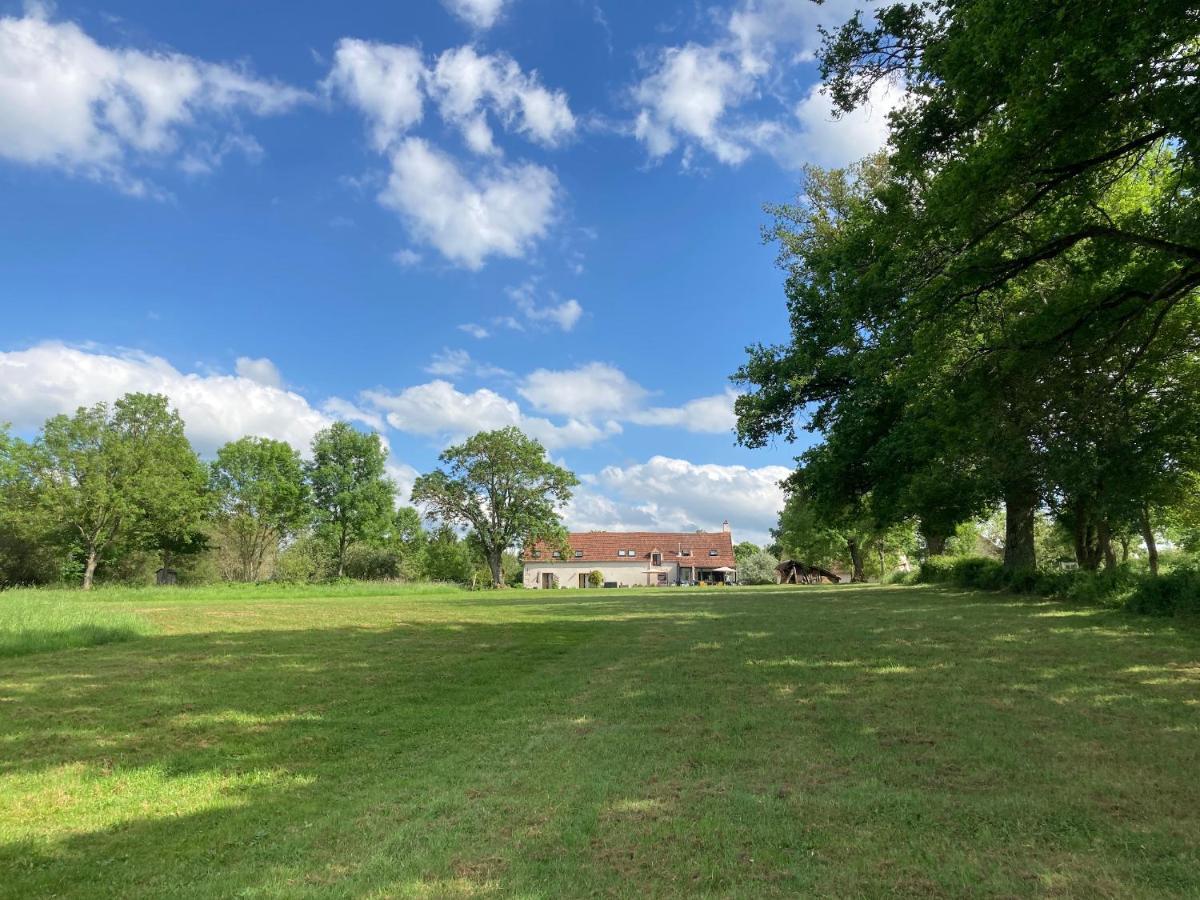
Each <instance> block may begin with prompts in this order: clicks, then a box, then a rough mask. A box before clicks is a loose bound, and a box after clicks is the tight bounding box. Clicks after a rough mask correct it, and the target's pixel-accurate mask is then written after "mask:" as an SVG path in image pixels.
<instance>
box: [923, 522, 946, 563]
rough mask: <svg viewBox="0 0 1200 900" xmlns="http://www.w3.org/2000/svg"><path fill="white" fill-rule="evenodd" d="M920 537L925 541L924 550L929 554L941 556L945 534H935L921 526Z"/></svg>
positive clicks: (944, 546)
mask: <svg viewBox="0 0 1200 900" xmlns="http://www.w3.org/2000/svg"><path fill="white" fill-rule="evenodd" d="M921 537H922V538H923V539H924V541H925V552H926V553H928V554H929V555H930V556H941V555H942V554H943V553H945V552H946V535H944V534H935V533H934V532H932V531H928V530H926V529H925V527H924V526H922V527H921Z"/></svg>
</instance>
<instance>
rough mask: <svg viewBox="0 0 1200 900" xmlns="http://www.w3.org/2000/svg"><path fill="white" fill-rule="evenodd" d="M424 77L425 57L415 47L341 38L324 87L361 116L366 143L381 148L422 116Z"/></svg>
mask: <svg viewBox="0 0 1200 900" xmlns="http://www.w3.org/2000/svg"><path fill="white" fill-rule="evenodd" d="M424 78H425V62H424V60H423V59H422V56H421V51H420V50H419V49H418V48H416V47H406V46H402V45H396V44H379V43H375V42H373V41H361V40H357V39H355V38H343V39H342V40H340V41H338V44H337V48H336V50H335V51H334V54H333V67H332V68H331V69H330V72H329V76H328V77H327V78H326V79H325V87H326V89H327V90H331V91H334V92H337V93H339V94H341V96H342V97H344V98H345V99H346V101H347V102H349V103H350V104H351V105H352V106H354V107H355V108H356V109H358V111H359V112H361V113H362V114H363V115H364V116H365V117H366V119H367V123H368V125H369V126H370V131H371V143H372V144H373V146H374V147H375V149H376V150H379V151H380V152H382V151H385V150H387V149H388V147H390V146H391V145H392V144H393V143H395V141H396V140H397V139H398V138H399V137H400V136H401V135H402V134H404V132H406V131H407V130H408V129H410V128H411V127H412V126H414V125H416V124H417V123H418V122H420V121H421V117H422V114H423V112H424V105H425V93H424V90H423V87H422V84H423V81H424Z"/></svg>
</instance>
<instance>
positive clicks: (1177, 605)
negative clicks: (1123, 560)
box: [1125, 565, 1200, 616]
mask: <svg viewBox="0 0 1200 900" xmlns="http://www.w3.org/2000/svg"><path fill="white" fill-rule="evenodd" d="M1125 608H1126V609H1128V610H1130V611H1131V612H1136V613H1142V614H1144V615H1150V616H1172V615H1200V569H1196V568H1193V567H1192V566H1187V565H1185V566H1180V567H1179V568H1177V569H1172V570H1171V571H1170V572H1167V573H1166V574H1165V575H1160V576H1158V577H1157V578H1143V579H1141V581H1140V582H1139V584H1138V585H1137V587H1136V588H1135V589H1134V590H1133V592H1132V593H1131V594H1130V595H1129V598H1128V599H1127V600H1126V602H1125Z"/></svg>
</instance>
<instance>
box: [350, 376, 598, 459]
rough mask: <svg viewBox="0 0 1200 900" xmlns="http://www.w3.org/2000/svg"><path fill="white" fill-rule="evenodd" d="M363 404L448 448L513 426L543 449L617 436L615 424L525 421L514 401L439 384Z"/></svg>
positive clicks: (375, 394)
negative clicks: (474, 435)
mask: <svg viewBox="0 0 1200 900" xmlns="http://www.w3.org/2000/svg"><path fill="white" fill-rule="evenodd" d="M363 398H364V400H365V401H367V402H368V403H370V404H371V405H373V406H375V407H376V408H378V409H380V410H383V411H384V412H385V413H386V418H387V422H388V424H389V425H391V426H392V427H393V428H395V429H396V430H397V431H403V432H405V433H407V434H416V435H422V436H425V437H431V438H435V439H438V440H440V441H443V442H445V443H452V442H454V441H458V440H462V439H463V438H465V437H467V436H468V435H471V434H474V433H475V432H477V431H490V430H494V429H497V428H505V427H507V426H509V425H515V426H516V427H518V428H520V429H521V430H522V431H524V432H525V433H526V434H528V435H530V436H531V437H534V438H537V439H538V440H540V441H541V442H542V443H543V444H544V445H545V446H546V447H547V448H549V449H551V450H557V449H561V448H564V447H586V446H590V445H591V444H594V443H596V442H597V441H599V440H601V439H602V438H604V437H606V436H607V435H610V434H615V433H617V432H619V431H620V426H619V425H617V424H616V423H615V422H608V423H605V424H604V425H597V424H594V423H592V422H585V421H581V420H579V419H574V418H572V419H568V420H567V421H566V422H565V423H563V424H556V423H554V422H551V421H550V420H548V419H545V418H540V417H535V416H526V415H524V414H523V413H522V412H521V408H520V406H518V405H517V403H516V402H515V401H513V400H509V399H508V398H506V397H503V396H501V395H500V394H498V393H496V392H495V391H492V390H488V389H487V388H480V389H479V390H477V391H474V392H473V393H470V394H467V393H463V392H462V391H459V390H458V389H457V388H456V387H455V386H454V385H453V384H451V383H450V382H448V381H445V380H442V379H437V380H435V381H431V382H429V383H427V384H420V385H414V386H413V387H409V388H405V389H404V390H402V391H400V392H398V393H388V392H385V391H366V392H364V394H363Z"/></svg>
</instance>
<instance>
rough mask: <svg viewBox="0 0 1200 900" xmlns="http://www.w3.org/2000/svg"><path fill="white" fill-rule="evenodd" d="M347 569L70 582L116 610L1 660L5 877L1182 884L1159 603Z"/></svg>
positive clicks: (381, 892)
mask: <svg viewBox="0 0 1200 900" xmlns="http://www.w3.org/2000/svg"><path fill="white" fill-rule="evenodd" d="M356 589H358V586H354V585H350V586H342V585H337V586H334V587H333V588H332V589H329V590H328V591H327V594H326V595H325V596H320V595H315V594H313V593H308V592H307V589H306V590H302V591H300V592H297V591H295V590H294V589H291V590H289V589H285V588H284V587H283V586H272V587H271V588H270V589H269V590H266V591H265V592H264V593H262V594H255V593H254V590H255V589H240V590H237V589H212V590H209V591H207V592H206V591H205V590H204V589H202V590H200V591H191V590H187V591H172V590H162V591H159V590H151V591H145V592H137V593H135V594H133V595H121V594H117V593H115V592H113V593H109V594H98V595H96V598H95V599H93V598H88V599H86V600H81V599H80V595H79V594H78V593H72V594H69V595H68V597H67V598H66V599H68V600H70V601H71V602H74V603H76V604H78V605H77V607H75V608H76V609H78V610H80V611H83V610H88V611H89V612H88V614H89V615H93V614H95V612H96V610H97V609H99V610H100V611H101V612H103V613H104V614H105V615H106V616H108V617H110V618H120V617H130V618H132V619H135V620H136V621H138V622H139V623H141V624H140V627H141V629H142V630H141V631H139V632H138V635H139V636H138V637H137V639H135V640H130V641H127V642H124V643H112V644H106V645H102V646H93V647H90V648H88V649H84V650H78V649H70V650H65V651H63V652H54V651H47V652H41V653H36V654H32V655H27V656H23V657H20V658H9V659H6V660H4V661H3V663H2V664H0V871H3V873H4V877H3V878H2V879H0V897H10V896H11V897H14V898H15V897H21V898H25V897H40V896H58V897H81V898H82V897H89V898H90V897H121V898H127V897H128V898H137V897H147V898H148V897H160V896H187V897H205V898H207V897H211V898H217V897H229V896H246V897H270V898H291V897H318V896H319V897H346V898H350V897H354V898H359V897H364V898H366V897H369V898H377V897H410V896H411V897H446V896H452V897H454V896H505V897H507V896H519V897H530V898H557V897H575V896H594V895H602V896H613V895H615V896H630V897H638V898H640V897H645V896H650V897H654V896H694V895H698V894H699V895H709V896H737V897H768V896H776V897H791V896H820V897H877V896H878V897H882V896H921V897H925V896H1004V897H1010V896H1046V895H1063V896H1080V897H1084V896H1088V897H1091V896H1107V897H1158V896H1164V895H1177V896H1194V895H1197V894H1200V855H1198V851H1197V847H1198V846H1200V779H1197V778H1196V777H1195V772H1196V761H1197V759H1200V728H1198V727H1197V716H1198V714H1200V706H1198V705H1197V698H1198V697H1200V633H1198V632H1197V631H1196V630H1194V629H1193V628H1191V627H1190V626H1187V625H1185V624H1179V623H1171V622H1157V621H1151V622H1148V621H1147V620H1146V619H1138V618H1132V617H1126V616H1124V615H1122V614H1119V613H1116V612H1112V611H1096V612H1094V614H1089V615H1080V616H1069V615H1068V616H1053V617H1051V616H1046V615H1044V614H1045V613H1046V612H1048V611H1052V610H1053V607H1047V606H1046V605H1045V604H1044V603H1043V604H1035V603H1025V602H1021V601H1017V600H1013V599H1011V598H1004V597H1002V596H997V597H995V598H992V599H990V600H989V601H988V602H980V600H979V596H978V595H975V594H958V593H954V592H949V591H941V590H937V589H926V588H900V587H890V588H857V587H856V588H854V589H852V590H849V589H845V588H808V587H801V588H797V589H791V590H787V591H779V590H775V591H770V590H757V591H739V590H712V589H709V590H707V591H701V590H696V591H676V590H669V591H635V590H630V591H607V592H604V591H596V592H578V591H555V592H536V591H509V592H501V593H469V592H461V591H455V590H447V589H445V588H431V589H424V588H418V589H415V590H411V591H410V590H407V589H406V588H404V587H402V586H396V585H390V586H368V587H365V588H363V589H362V590H361V592H360V593H357V594H356V593H355V590H356ZM12 596H19V595H12ZM9 598H10V595H0V604H2V603H3V602H5V601H6V600H8V599H9ZM35 599H36V600H40V601H43V602H46V603H50V604H52V605H53V604H61V603H62V602H65V601H64V600H63V598H59V597H57V596H55V595H50V594H46V593H42V594H39V595H38V596H37V597H35V598H32V599H31V598H29V597H28V596H26V597H25V598H24V599H23V600H22V602H33V600H35ZM14 608H15V607H14ZM48 608H49V607H47V609H48ZM1060 609H1061V610H1062V611H1064V612H1070V611H1071V610H1072V609H1073V608H1072V607H1060Z"/></svg>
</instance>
